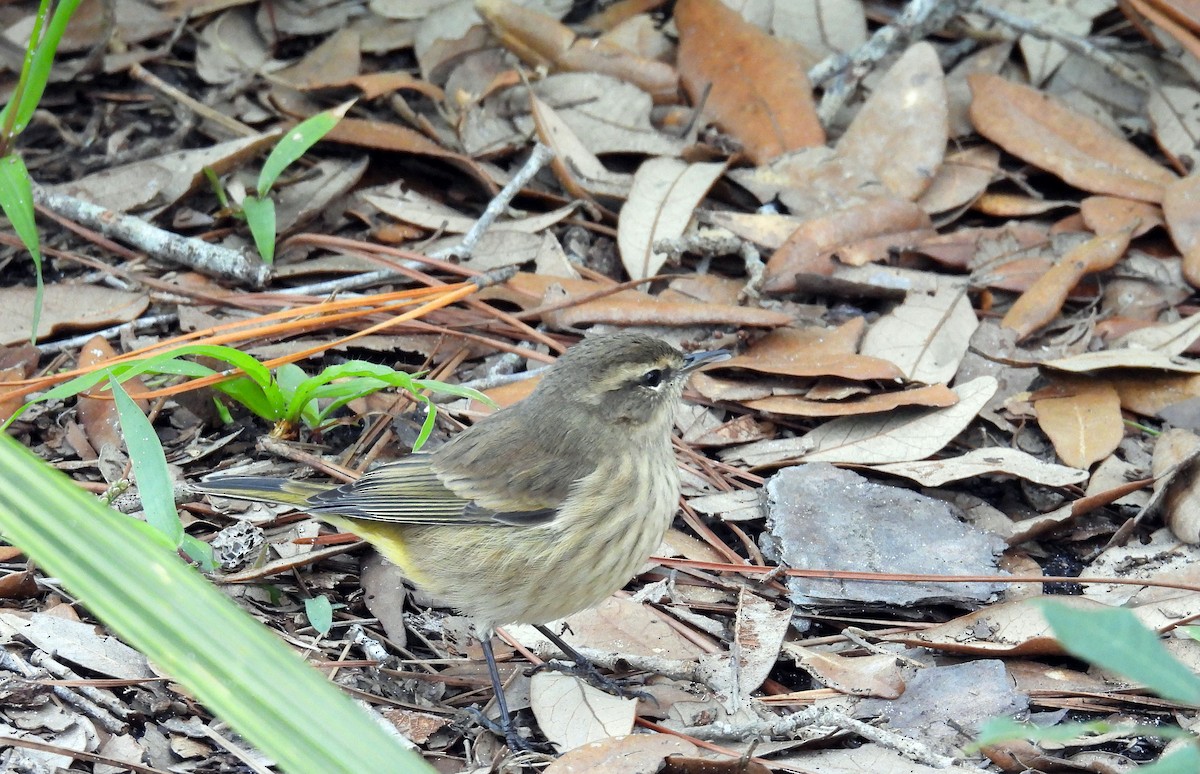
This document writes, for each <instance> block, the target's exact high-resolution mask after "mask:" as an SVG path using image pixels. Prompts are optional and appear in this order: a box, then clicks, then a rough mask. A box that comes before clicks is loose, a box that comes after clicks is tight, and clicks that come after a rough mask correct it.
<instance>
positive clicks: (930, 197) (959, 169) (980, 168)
mask: <svg viewBox="0 0 1200 774" xmlns="http://www.w3.org/2000/svg"><path fill="white" fill-rule="evenodd" d="M999 172H1000V151H998V150H996V149H995V148H993V147H990V146H987V145H980V146H978V147H975V148H965V149H963V150H960V151H955V152H954V153H951V154H950V155H948V156H946V158H945V160H944V161H943V162H942V165H941V167H939V168H938V170H937V174H935V175H934V176H933V180H932V181H930V183H929V187H928V188H926V189H925V192H924V193H922V194H921V198H920V199H918V200H917V204H919V205H921V209H923V210H925V211H926V212H928V213H939V212H947V211H949V210H953V209H955V208H956V207H962V206H965V205H967V204H970V203H971V202H973V201H974V200H975V199H977V198H978V197H979V196H980V195H981V194H982V193H983V192H984V191H985V190H987V187H988V185H989V184H990V183H991V182H992V178H994V177H995V176H996V175H997V174H999Z"/></svg>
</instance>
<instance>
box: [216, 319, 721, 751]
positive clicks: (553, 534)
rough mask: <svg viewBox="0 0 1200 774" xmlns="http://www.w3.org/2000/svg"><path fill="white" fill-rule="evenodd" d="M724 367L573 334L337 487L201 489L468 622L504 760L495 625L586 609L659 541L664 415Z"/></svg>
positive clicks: (707, 358)
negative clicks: (522, 384) (485, 410)
mask: <svg viewBox="0 0 1200 774" xmlns="http://www.w3.org/2000/svg"><path fill="white" fill-rule="evenodd" d="M729 357H730V353H729V352H728V351H726V350H710V351H703V352H696V353H692V354H684V353H683V352H682V351H680V350H679V349H677V348H676V347H675V346H673V345H672V344H670V343H668V342H666V341H663V340H661V339H659V338H656V337H653V336H650V335H648V334H645V333H641V332H628V331H626V332H621V333H616V334H608V335H600V336H593V337H588V338H585V339H583V340H582V341H581V342H579V343H578V344H576V345H575V346H573V347H571V348H569V349H568V350H567V351H566V352H565V353H564V354H562V355H561V356H560V357H559V358H558V360H557V361H556V362H555V364H554V365H552V366H551V367H550V368H549V369H548V370H547V371H546V372H545V375H544V376H543V377H542V379H541V380H540V382H539V383H538V385H537V386H536V387H535V388H534V390H533V392H532V393H531V394H530V395H529V396H528V397H527V398H525V399H524V400H522V401H520V402H518V403H515V404H513V405H512V406H509V407H507V408H504V409H501V410H499V411H497V412H495V413H493V414H491V415H489V416H487V417H485V418H483V419H482V420H480V421H478V422H476V423H475V424H474V425H472V426H471V427H469V428H468V429H466V430H464V431H463V432H461V433H459V434H458V435H456V436H455V437H453V438H452V439H450V440H449V441H448V442H446V443H445V444H443V445H442V446H440V447H439V448H437V449H435V450H433V451H429V452H426V451H420V452H415V453H412V454H409V455H408V456H406V457H403V458H400V459H398V460H396V461H394V462H388V463H384V464H382V465H380V466H378V467H376V468H373V469H371V470H369V471H368V472H366V473H365V474H364V475H363V476H362V477H360V478H359V479H357V480H356V481H353V482H351V483H347V484H342V485H332V484H322V483H314V482H310V481H300V480H292V479H283V478H266V477H259V476H220V477H215V478H208V479H206V480H204V481H202V482H199V483H197V484H195V485H194V488H195V489H196V490H197V491H199V492H202V493H206V494H210V495H220V496H224V497H231V498H237V499H244V500H253V501H262V502H271V503H281V504H287V505H291V506H294V507H296V508H298V509H299V510H302V511H305V512H307V513H309V514H311V515H312V516H315V517H316V518H318V519H321V520H322V521H325V522H327V523H329V524H331V525H333V526H335V527H337V528H338V529H342V530H345V531H349V532H352V533H354V534H356V535H358V536H359V537H361V538H363V539H365V540H366V541H367V542H369V543H370V544H372V545H373V546H375V548H376V549H377V550H378V551H380V553H382V554H383V555H384V556H385V557H387V558H388V559H389V560H390V561H392V562H393V563H395V564H396V565H398V566H399V567H400V568H401V570H402V571H403V573H404V574H405V576H406V577H407V578H408V579H410V580H411V581H412V582H413V583H415V584H416V585H417V586H419V587H421V588H422V589H424V590H426V591H428V592H430V593H432V594H433V595H434V596H435V597H437V598H438V599H440V600H442V601H444V602H445V603H447V604H448V605H449V606H450V607H453V608H455V609H457V610H458V611H460V612H461V613H463V614H464V615H466V616H467V617H469V618H470V619H471V621H472V623H473V626H474V629H475V631H476V633H477V634H478V636H479V639H480V642H481V643H482V645H483V652H484V656H485V659H486V661H487V665H488V673H489V677H490V678H491V681H492V686H493V688H494V690H495V695H496V701H497V704H498V708H499V710H500V718H501V721H500V731H501V732H502V733H503V735H504V737H505V739H506V742H507V743H508V745H509V746H510V747H511V748H513V749H529V748H528V746H527V743H526V742H525V740H524V739H523V738H522V737H520V735H519V734H518V733H517V730H516V727H515V726H514V724H513V721H512V718H511V715H510V714H509V712H508V707H507V704H506V702H505V698H504V690H503V685H502V683H501V681H500V677H499V671H498V669H497V667H496V662H495V656H494V654H493V652H492V647H491V637H492V633H493V631H494V630H495V628H496V627H498V626H503V625H507V624H532V625H535V626H538V628H539V630H540V631H542V633H543V634H546V635H548V636H550V639H551V640H552V641H554V642H555V644H556V645H558V646H559V647H560V649H563V650H564V652H566V653H567V654H568V655H570V656H572V657H575V658H576V659H577V660H579V659H581V658H582V657H581V656H579V655H578V654H577V653H575V652H574V651H573V650H572V649H570V648H569V647H568V646H567V645H566V643H564V642H563V641H562V639H561V638H560V637H558V636H557V635H554V634H553V632H552V631H551V630H550V629H548V628H546V627H545V624H546V623H548V622H550V621H554V620H557V619H560V618H563V617H565V616H568V615H571V614H573V613H576V612H578V611H580V610H585V609H587V608H590V607H594V606H595V605H597V604H599V603H600V602H601V601H603V600H604V599H605V598H607V597H608V596H610V595H611V594H612V593H613V592H615V591H617V590H619V589H620V588H622V587H623V586H624V585H625V584H626V583H627V582H628V581H629V580H630V578H632V577H633V576H634V575H635V574H636V573H637V571H638V569H640V568H641V567H642V566H643V565H644V564H645V562H646V561H647V559H648V558H649V557H650V554H651V553H652V552H653V551H654V550H655V549H656V548H658V547H659V545H661V543H662V540H663V537H664V535H665V534H666V532H667V529H668V527H669V526H670V524H671V522H672V520H673V519H674V516H675V511H676V508H677V505H678V499H679V475H678V468H677V466H676V463H675V456H674V452H673V451H672V445H671V435H672V427H673V424H674V416H675V413H676V410H677V408H678V406H679V404H680V402H681V397H682V393H683V388H684V385H685V383H686V381H687V378H688V376H689V374H691V373H692V372H693V371H695V370H696V369H698V368H700V367H702V366H705V365H709V364H712V363H716V362H719V361H721V360H725V359H727V358H729Z"/></svg>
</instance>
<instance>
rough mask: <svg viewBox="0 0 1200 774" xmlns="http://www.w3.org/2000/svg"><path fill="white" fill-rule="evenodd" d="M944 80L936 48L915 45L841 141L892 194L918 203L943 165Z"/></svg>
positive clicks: (843, 151)
mask: <svg viewBox="0 0 1200 774" xmlns="http://www.w3.org/2000/svg"><path fill="white" fill-rule="evenodd" d="M947 111H948V108H947V105H946V84H945V81H944V78H943V75H942V66H941V63H940V62H938V55H937V52H936V51H935V50H934V48H933V46H931V45H930V44H928V43H926V42H923V41H922V42H920V43H916V44H914V45H912V46H911V47H909V49H908V50H907V51H906V52H904V55H903V56H901V57H900V59H899V60H898V61H897V62H896V63H895V64H894V65H892V68H891V69H890V70H888V71H887V73H885V74H884V76H883V78H882V79H881V80H880V81H879V83H878V85H877V86H876V87H875V91H874V92H873V93H872V95H871V97H870V99H868V100H867V102H866V104H865V105H863V106H862V109H861V110H859V111H858V115H856V116H855V117H854V121H853V122H852V123H851V124H850V127H849V128H848V129H846V133H845V134H844V135H842V138H841V139H840V140H839V141H838V144H837V154H838V155H839V156H841V157H843V158H847V159H851V160H853V161H855V162H857V163H858V164H860V165H861V166H863V167H865V168H867V169H870V170H872V171H873V172H874V173H875V175H876V176H877V177H878V178H879V180H880V181H882V182H883V184H884V185H885V186H887V188H888V190H890V191H891V192H892V193H893V194H895V195H896V196H897V197H899V198H901V199H907V200H909V201H916V200H917V199H918V198H919V197H920V196H921V194H923V193H924V192H925V191H926V189H928V188H929V186H930V183H932V182H933V179H934V175H936V174H937V171H938V169H939V168H940V167H941V165H942V158H943V157H944V155H945V152H946V140H947V138H948V136H949V124H948V121H949V119H948V112H947Z"/></svg>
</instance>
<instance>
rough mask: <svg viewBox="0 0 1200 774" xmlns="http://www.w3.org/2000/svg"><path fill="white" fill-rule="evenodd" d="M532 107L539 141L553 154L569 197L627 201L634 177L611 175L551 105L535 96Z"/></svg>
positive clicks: (560, 180) (533, 96)
mask: <svg viewBox="0 0 1200 774" xmlns="http://www.w3.org/2000/svg"><path fill="white" fill-rule="evenodd" d="M529 103H530V106H531V109H532V111H533V120H534V124H535V125H536V126H537V132H538V137H539V138H541V140H542V142H543V143H545V144H546V145H547V146H549V147H550V149H551V150H553V151H554V158H553V159H552V160H551V162H550V166H551V167H552V168H553V169H554V175H555V177H557V178H558V181H559V182H560V183H562V185H563V188H564V189H566V191H567V193H569V194H571V195H572V196H574V197H575V198H577V199H591V198H592V197H593V196H611V197H613V198H618V199H624V198H625V197H626V195H628V194H629V189H630V186H631V185H632V184H633V177H632V176H631V175H622V174H617V173H615V172H610V171H608V168H606V167H605V166H604V165H603V164H601V163H600V159H598V158H596V156H595V154H593V153H592V152H591V151H590V150H589V149H588V148H587V146H585V145H584V144H583V143H582V142H581V141H580V140H579V138H578V137H576V136H575V133H574V132H573V131H571V127H569V126H567V124H566V122H565V121H563V120H562V119H561V118H559V116H558V113H557V112H555V110H554V109H553V108H551V107H550V106H549V105H548V104H546V103H545V102H543V101H542V100H540V99H538V97H537V95H536V94H533V93H532V92H531V93H530V95H529Z"/></svg>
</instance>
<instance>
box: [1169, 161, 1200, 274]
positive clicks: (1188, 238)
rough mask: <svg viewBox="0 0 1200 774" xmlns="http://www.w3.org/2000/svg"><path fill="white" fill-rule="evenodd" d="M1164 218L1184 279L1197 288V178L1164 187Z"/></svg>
mask: <svg viewBox="0 0 1200 774" xmlns="http://www.w3.org/2000/svg"><path fill="white" fill-rule="evenodd" d="M1162 206H1163V216H1164V217H1165V218H1166V220H1167V229H1168V230H1169V231H1170V232H1171V239H1172V240H1174V242H1175V246H1176V247H1178V248H1179V252H1181V253H1183V276H1184V277H1185V278H1186V279H1187V281H1188V282H1190V283H1191V284H1192V286H1193V287H1196V286H1200V215H1197V212H1196V211H1197V208H1198V206H1200V175H1194V174H1193V175H1189V176H1188V177H1185V178H1182V179H1180V180H1177V181H1175V182H1174V183H1171V184H1170V185H1168V186H1167V188H1166V192H1165V194H1164V195H1163V202H1162Z"/></svg>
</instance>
